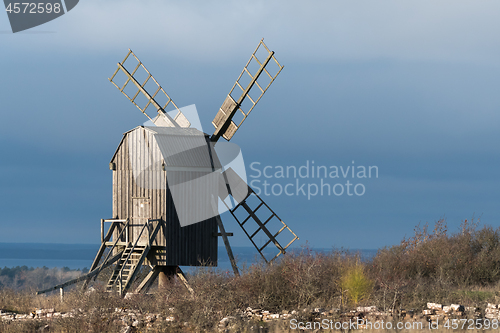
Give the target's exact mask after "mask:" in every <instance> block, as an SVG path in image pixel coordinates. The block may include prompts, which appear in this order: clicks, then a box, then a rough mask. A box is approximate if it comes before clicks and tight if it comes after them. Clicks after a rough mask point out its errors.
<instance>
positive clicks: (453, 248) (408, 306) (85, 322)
mask: <svg viewBox="0 0 500 333" xmlns="http://www.w3.org/2000/svg"><path fill="white" fill-rule="evenodd" d="M478 224H479V223H478V222H474V221H470V222H469V221H467V220H466V221H465V222H464V223H463V224H462V226H461V228H460V230H459V231H458V232H457V233H454V234H449V233H448V232H447V228H446V224H445V221H444V220H440V221H438V222H436V224H435V227H434V230H433V231H432V232H429V231H428V227H427V225H426V226H424V227H422V228H420V227H417V228H416V230H415V235H414V236H413V237H411V238H409V239H404V240H403V241H402V242H401V243H400V244H399V245H397V246H393V247H389V248H384V249H381V250H379V251H378V253H377V255H376V256H375V257H374V258H372V259H371V260H369V261H361V260H360V258H359V256H358V255H357V254H350V253H348V252H346V251H332V252H331V253H315V252H313V251H311V250H309V249H307V248H304V249H303V250H302V251H301V252H300V253H288V254H287V255H286V256H285V257H283V259H282V260H280V261H278V262H276V263H274V264H272V265H264V264H255V265H252V266H250V267H248V268H246V269H245V270H244V271H243V273H242V276H241V277H239V278H235V277H234V276H232V275H230V274H228V273H225V272H221V271H218V270H214V269H210V268H206V269H200V270H199V271H198V273H196V274H195V275H191V276H189V281H190V284H191V286H192V288H193V289H194V291H195V293H194V295H191V294H190V293H189V292H188V291H187V290H186V288H184V286H183V285H182V284H180V283H178V282H176V281H172V282H171V284H170V285H169V286H168V287H167V288H165V289H161V290H155V291H154V292H153V293H152V294H150V295H134V297H132V298H128V299H127V298H126V299H122V298H120V297H118V296H116V295H112V294H109V293H105V292H103V291H101V290H95V291H93V292H86V293H81V292H78V291H77V289H75V290H74V291H72V292H68V293H66V296H65V298H64V300H63V301H62V302H61V301H60V299H59V295H50V296H33V295H32V294H30V293H29V292H27V291H12V290H11V289H7V288H3V289H0V309H4V310H9V311H14V312H19V313H29V312H31V311H33V310H35V309H37V308H55V310H56V311H60V312H68V313H69V312H71V311H73V313H74V314H75V315H74V316H72V317H66V318H58V319H52V320H51V321H50V327H51V332H83V331H85V332H121V331H123V325H121V324H119V323H117V319H116V316H113V315H112V313H114V312H116V309H117V308H118V309H131V310H134V311H137V312H139V313H154V314H159V315H160V316H161V318H163V320H157V321H155V322H152V323H151V324H150V325H149V326H150V327H149V329H150V331H151V332H155V331H156V332H186V331H193V332H196V331H202V332H203V331H217V330H218V325H219V322H220V321H221V319H223V318H224V317H227V316H234V317H235V318H236V322H235V324H234V330H235V331H241V332H245V331H252V330H251V327H257V326H258V327H260V326H263V327H266V326H267V327H268V328H270V332H272V331H281V330H284V329H286V328H287V327H289V325H287V323H284V322H282V323H278V322H276V323H273V324H269V323H263V322H256V321H255V320H250V321H249V320H244V318H241V316H240V315H241V313H242V312H243V311H245V309H247V307H251V308H253V309H263V310H267V311H271V312H273V313H289V312H292V311H293V310H296V312H294V315H293V318H298V319H301V320H312V319H313V318H307V316H306V315H304V313H310V312H304V311H302V310H303V309H306V308H307V309H313V308H323V309H332V310H334V309H338V311H337V312H335V311H331V313H342V312H343V311H344V310H346V309H350V308H351V307H352V306H353V305H365V306H368V305H369V306H376V307H377V308H378V309H380V310H381V311H392V313H394V314H397V313H398V311H399V310H402V309H405V310H407V311H412V310H414V311H422V310H423V309H425V308H426V305H427V302H439V303H442V304H452V303H457V304H461V305H464V306H467V307H478V308H483V309H484V308H486V304H487V302H491V303H499V299H498V296H499V293H498V292H497V290H498V283H499V280H500V265H499V264H500V230H499V229H497V230H495V229H493V228H491V227H488V226H484V227H481V228H479V225H478ZM354 295H356V296H354ZM75 309H77V310H78V311H77V312H75ZM304 316H306V317H304ZM165 318H171V319H172V320H165ZM46 324H47V323H46V322H45V321H37V322H36V323H34V322H32V321H30V322H28V321H26V322H24V323H14V322H11V323H10V324H9V323H7V322H6V321H0V331H1V332H23V331H24V332H33V330H35V329H38V327H42V326H43V325H46ZM23 325H24V326H23ZM36 325H38V327H35V326H36ZM270 326H272V327H270ZM141 331H144V330H141ZM255 332H257V331H255Z"/></svg>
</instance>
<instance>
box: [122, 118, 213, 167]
mask: <svg viewBox="0 0 500 333" xmlns="http://www.w3.org/2000/svg"><path fill="white" fill-rule="evenodd" d="M141 129H142V130H144V131H147V132H149V133H150V134H152V136H153V137H154V141H155V142H156V145H155V146H157V147H158V149H159V150H160V152H161V155H162V157H163V160H164V161H165V164H166V166H167V167H189V168H204V169H206V168H212V163H211V159H210V152H209V150H208V146H210V147H211V150H212V152H211V155H212V158H213V163H214V167H215V168H220V167H221V164H220V161H219V159H218V158H217V155H216V154H215V151H214V149H213V145H209V142H208V141H207V140H208V135H207V134H205V133H203V132H201V131H199V130H197V129H195V128H175V127H149V126H138V127H136V128H134V129H132V130H130V131H128V132H126V133H124V138H125V137H126V136H127V135H128V134H130V133H132V132H134V131H136V130H141ZM122 143H123V139H122V142H120V145H119V147H118V149H117V152H118V150H119V149H120V147H121V145H122ZM117 152H115V154H114V155H113V158H112V161H113V160H114V159H115V156H116V154H117ZM167 171H168V170H167Z"/></svg>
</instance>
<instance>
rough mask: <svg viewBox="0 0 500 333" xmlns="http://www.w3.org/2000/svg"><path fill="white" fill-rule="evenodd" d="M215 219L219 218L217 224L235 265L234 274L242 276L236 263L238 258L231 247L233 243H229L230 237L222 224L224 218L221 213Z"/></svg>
mask: <svg viewBox="0 0 500 333" xmlns="http://www.w3.org/2000/svg"><path fill="white" fill-rule="evenodd" d="M215 219H216V220H217V225H218V226H219V231H220V233H221V236H222V240H223V241H224V246H225V247H226V251H227V256H228V257H229V261H230V262H231V266H232V267H233V272H234V275H236V276H240V272H239V271H238V266H237V265H236V260H235V259H234V255H233V250H232V249H231V245H229V239H228V238H227V233H226V230H225V229H224V225H223V224H222V220H221V219H220V216H219V215H217V216H216V217H215Z"/></svg>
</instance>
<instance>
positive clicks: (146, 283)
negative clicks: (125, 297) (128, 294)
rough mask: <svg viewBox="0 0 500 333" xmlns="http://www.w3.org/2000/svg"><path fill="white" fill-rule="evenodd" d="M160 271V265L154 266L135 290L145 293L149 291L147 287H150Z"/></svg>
mask: <svg viewBox="0 0 500 333" xmlns="http://www.w3.org/2000/svg"><path fill="white" fill-rule="evenodd" d="M160 271H161V267H160V266H154V267H153V269H152V270H151V272H149V273H148V275H147V276H146V277H145V278H144V280H142V282H141V284H140V285H139V286H138V287H137V288H136V289H135V292H136V293H144V294H145V293H147V292H148V291H149V288H151V286H152V285H153V282H154V281H155V280H156V278H157V277H158V274H159V273H160Z"/></svg>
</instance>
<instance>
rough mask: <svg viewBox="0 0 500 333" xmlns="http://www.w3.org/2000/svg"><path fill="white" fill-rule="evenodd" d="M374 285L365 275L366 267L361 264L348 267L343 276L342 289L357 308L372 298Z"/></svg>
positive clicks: (357, 263)
mask: <svg viewBox="0 0 500 333" xmlns="http://www.w3.org/2000/svg"><path fill="white" fill-rule="evenodd" d="M373 285H374V283H373V281H371V280H370V279H369V278H368V277H367V276H366V274H365V271H364V265H362V264H361V263H360V262H356V263H355V264H354V265H352V266H351V267H348V268H347V269H346V271H345V272H344V273H343V274H342V282H341V286H342V289H343V291H344V292H345V293H346V294H347V296H348V299H349V300H350V301H351V303H353V304H354V305H355V306H357V305H358V304H359V302H361V301H363V300H366V299H368V298H369V297H370V294H371V292H372V290H373Z"/></svg>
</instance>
